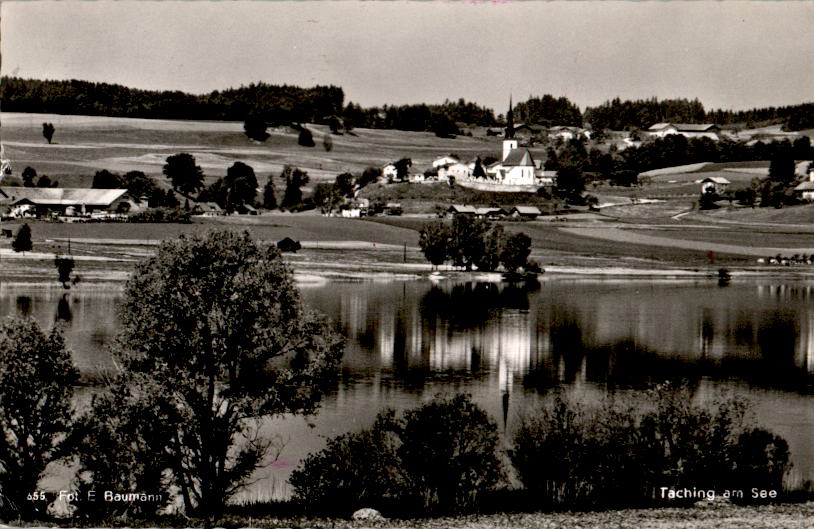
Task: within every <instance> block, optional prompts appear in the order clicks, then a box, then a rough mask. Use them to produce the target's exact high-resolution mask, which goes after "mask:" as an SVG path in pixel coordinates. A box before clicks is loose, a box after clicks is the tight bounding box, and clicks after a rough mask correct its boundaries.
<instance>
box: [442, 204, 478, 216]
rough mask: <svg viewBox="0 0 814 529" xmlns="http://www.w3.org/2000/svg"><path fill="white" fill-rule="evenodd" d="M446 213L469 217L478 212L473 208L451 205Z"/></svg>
mask: <svg viewBox="0 0 814 529" xmlns="http://www.w3.org/2000/svg"><path fill="white" fill-rule="evenodd" d="M447 213H449V214H450V215H452V216H453V217H454V216H455V215H470V216H475V215H477V213H478V210H477V209H475V206H461V205H459V204H453V205H451V206H450V207H448V208H447Z"/></svg>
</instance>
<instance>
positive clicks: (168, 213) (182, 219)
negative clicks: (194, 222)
mask: <svg viewBox="0 0 814 529" xmlns="http://www.w3.org/2000/svg"><path fill="white" fill-rule="evenodd" d="M189 215H190V214H189V211H184V210H182V209H180V208H150V209H145V210H144V211H140V212H138V213H136V214H133V215H130V216H129V217H128V218H127V220H128V221H129V222H178V223H181V224H188V223H189V222H190V220H189Z"/></svg>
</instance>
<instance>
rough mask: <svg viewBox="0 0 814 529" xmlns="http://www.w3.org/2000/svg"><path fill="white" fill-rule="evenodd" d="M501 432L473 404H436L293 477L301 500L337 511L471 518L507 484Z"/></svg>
mask: <svg viewBox="0 0 814 529" xmlns="http://www.w3.org/2000/svg"><path fill="white" fill-rule="evenodd" d="M499 440H500V436H499V433H498V429H497V425H496V424H495V423H494V422H493V421H492V420H491V419H490V418H489V417H488V415H487V413H486V412H485V411H484V410H482V409H481V408H480V407H478V406H477V405H476V404H474V403H473V402H472V400H471V397H469V396H467V395H459V396H457V397H453V398H436V399H435V400H433V401H432V402H430V403H428V404H425V405H423V406H420V407H418V408H416V409H413V410H410V411H407V412H405V413H404V416H403V417H402V418H401V419H399V418H397V417H396V416H395V414H394V412H392V411H389V412H385V413H383V414H380V415H379V417H378V418H377V420H376V422H375V423H374V425H373V427H372V428H371V429H369V430H365V431H362V432H360V433H352V434H346V435H343V436H340V437H337V438H334V439H332V440H330V441H329V442H328V446H327V447H326V448H325V449H324V450H322V451H321V452H319V453H317V454H313V455H311V456H309V457H308V458H307V459H306V460H305V461H304V462H303V463H302V464H301V465H300V467H298V469H297V470H295V471H294V473H293V474H292V477H291V484H292V485H293V486H294V488H295V494H296V497H297V498H298V499H299V500H300V501H302V502H304V503H305V504H307V505H309V506H312V507H319V508H320V509H327V510H329V511H337V510H351V509H354V508H357V507H361V506H367V507H370V506H373V507H378V508H382V507H387V506H388V505H398V506H399V507H401V508H405V509H416V508H423V509H425V510H426V511H429V512H438V511H453V512H460V511H469V510H474V509H476V508H477V505H478V499H479V497H480V496H481V495H482V494H483V493H485V492H487V491H489V490H491V489H493V488H494V487H495V486H496V485H497V484H498V483H499V482H500V481H501V479H502V477H503V470H502V465H501V461H500V458H499V456H498V446H499Z"/></svg>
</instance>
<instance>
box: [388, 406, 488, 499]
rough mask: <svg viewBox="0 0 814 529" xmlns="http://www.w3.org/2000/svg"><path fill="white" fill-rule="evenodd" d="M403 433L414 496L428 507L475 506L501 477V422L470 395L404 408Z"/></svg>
mask: <svg viewBox="0 0 814 529" xmlns="http://www.w3.org/2000/svg"><path fill="white" fill-rule="evenodd" d="M400 434H401V442H402V444H401V446H400V447H399V451H398V453H399V457H400V459H401V462H402V465H403V468H404V472H405V473H406V475H407V476H408V482H409V484H410V488H411V489H412V490H411V496H412V497H417V498H420V500H421V503H422V504H423V506H424V507H425V508H427V509H430V510H434V509H441V510H449V509H451V510H455V511H466V510H472V509H474V508H476V507H477V500H478V496H479V495H481V494H483V493H484V492H486V491H488V490H490V489H492V488H494V487H495V485H496V484H497V483H498V482H499V481H500V479H501V477H502V468H501V463H500V459H499V458H498V455H497V451H498V446H499V444H500V435H499V433H498V429H497V425H496V424H495V423H494V421H492V420H491V419H490V418H489V416H488V414H487V413H486V412H485V411H484V410H483V409H481V408H480V407H479V406H477V405H476V404H475V403H473V402H472V399H471V398H470V397H469V396H467V395H458V396H456V397H453V398H450V399H438V398H436V399H435V400H434V401H432V402H430V403H428V404H425V405H423V406H421V407H419V408H417V409H415V410H411V411H408V412H406V413H405V415H404V422H403V427H402V429H401V432H400Z"/></svg>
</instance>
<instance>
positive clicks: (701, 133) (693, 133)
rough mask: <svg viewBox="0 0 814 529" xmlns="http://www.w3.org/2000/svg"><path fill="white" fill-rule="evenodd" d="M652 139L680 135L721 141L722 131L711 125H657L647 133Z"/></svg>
mask: <svg viewBox="0 0 814 529" xmlns="http://www.w3.org/2000/svg"><path fill="white" fill-rule="evenodd" d="M645 132H646V133H647V135H648V136H650V137H651V138H664V137H665V136H669V135H671V134H680V135H682V136H684V137H686V138H709V139H711V140H715V141H718V140H719V139H721V137H720V134H721V129H720V127H718V125H713V124H710V123H703V124H695V123H656V124H655V125H653V126H651V127H650V128H649V129H647V131H645Z"/></svg>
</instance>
